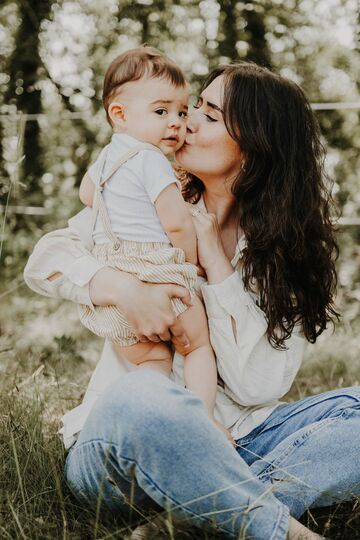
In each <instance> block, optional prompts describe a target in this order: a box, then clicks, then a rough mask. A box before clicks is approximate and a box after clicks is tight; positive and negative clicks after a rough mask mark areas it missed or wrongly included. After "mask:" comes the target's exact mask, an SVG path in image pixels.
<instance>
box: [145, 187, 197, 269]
mask: <svg viewBox="0 0 360 540" xmlns="http://www.w3.org/2000/svg"><path fill="white" fill-rule="evenodd" d="M155 208H156V212H157V214H158V216H159V219H160V221H161V225H162V226H163V228H164V230H165V232H166V234H167V235H168V237H169V240H170V242H171V243H172V245H173V246H175V247H178V248H181V249H182V250H184V252H185V258H186V261H187V262H190V263H192V264H197V249H196V233H195V229H194V225H193V222H192V219H191V216H190V214H189V211H188V209H187V207H186V203H185V201H184V199H183V198H182V195H181V193H180V191H179V189H178V187H177V186H176V184H175V183H174V184H170V185H169V186H167V187H166V188H165V189H163V191H162V192H161V193H160V195H159V196H158V198H157V199H156V201H155Z"/></svg>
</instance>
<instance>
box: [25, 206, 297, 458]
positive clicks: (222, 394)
mask: <svg viewBox="0 0 360 540" xmlns="http://www.w3.org/2000/svg"><path fill="white" fill-rule="evenodd" d="M199 205H201V206H202V208H204V207H203V203H202V201H200V202H199ZM90 223H91V211H90V210H89V211H87V209H86V210H83V211H82V212H81V213H80V214H78V216H76V217H75V218H72V219H71V220H70V221H69V227H68V228H66V229H61V230H58V231H54V232H51V233H49V234H46V235H45V236H44V237H43V238H41V239H40V241H39V242H38V243H37V244H36V246H35V248H34V251H33V253H32V255H31V256H30V258H29V261H28V263H27V265H26V267H25V270H24V278H25V281H26V283H27V284H28V286H29V287H30V288H31V289H33V290H34V291H35V292H38V293H40V294H43V295H46V296H51V297H57V298H66V299H69V300H72V301H73V302H76V303H82V304H86V305H88V306H90V307H92V308H93V305H92V303H91V300H90V296H89V282H90V280H91V278H92V277H93V276H94V275H95V273H96V272H97V271H98V270H99V269H100V268H102V267H103V266H104V265H102V264H101V263H99V262H98V261H97V260H96V259H95V258H94V257H93V256H92V255H91V253H90V251H89V245H90V244H89V239H90V235H89V230H90ZM244 246H245V240H244V238H242V239H240V241H239V243H238V245H237V248H236V252H235V255H234V258H233V260H232V261H231V264H232V266H233V268H234V272H233V274H231V275H230V276H229V277H227V278H226V279H225V280H224V281H223V282H221V283H217V284H214V285H209V284H208V283H206V281H204V282H203V284H202V285H201V291H202V295H203V300H204V303H205V307H206V312H207V315H208V322H209V330H210V339H211V343H212V346H213V349H214V352H215V355H216V360H217V368H218V372H219V375H220V377H221V379H222V381H223V383H224V384H223V385H221V386H220V385H218V392H217V398H216V406H215V416H216V417H217V419H218V420H219V421H221V422H222V423H223V425H224V426H225V427H227V428H228V429H230V431H231V434H232V436H233V437H234V439H235V440H236V439H239V438H240V437H243V436H245V435H247V434H248V433H249V432H250V431H252V430H253V429H254V428H255V427H256V426H258V425H259V424H261V423H262V422H263V421H264V420H265V419H266V418H267V417H268V416H269V415H270V413H271V412H272V411H273V410H274V408H275V407H277V406H278V405H279V404H280V401H279V399H281V397H282V396H284V394H286V392H287V391H288V390H289V389H290V387H291V385H292V383H293V380H294V378H295V376H296V374H297V372H298V370H299V368H300V364H301V361H302V358H303V353H304V347H305V339H304V337H303V335H302V334H301V332H299V331H298V330H294V331H293V333H292V336H291V337H290V338H289V339H288V340H287V341H286V345H287V350H281V351H279V350H275V349H274V348H273V347H271V345H270V344H269V342H268V340H267V337H266V327H267V325H266V321H265V317H264V313H263V312H262V311H261V310H260V309H259V308H258V306H257V305H256V296H255V295H254V294H252V293H249V292H248V291H245V289H244V284H243V280H242V271H241V264H240V258H241V251H242V249H244ZM56 272H59V273H60V274H61V277H59V278H58V279H55V280H53V281H49V280H48V279H47V278H48V277H49V276H51V275H53V274H54V273H56ZM133 369H136V368H135V366H133V365H132V364H130V363H129V362H127V361H126V360H125V359H124V360H119V358H118V357H117V355H116V354H115V352H114V350H113V348H112V345H111V343H110V342H109V341H105V344H104V348H103V351H102V354H101V357H100V360H99V362H98V364H97V366H96V368H95V370H94V372H93V374H92V377H91V379H90V382H89V385H88V388H87V391H86V394H85V396H84V399H83V401H82V403H81V404H80V405H79V406H77V407H76V408H75V409H72V410H70V411H68V412H67V413H66V414H65V415H64V416H63V417H62V422H63V427H62V429H61V430H60V431H61V433H62V436H63V439H64V444H65V446H66V448H69V447H70V446H71V445H72V444H73V443H74V442H75V440H76V438H77V435H78V434H79V432H80V431H81V429H82V427H83V425H84V422H85V420H86V418H87V416H88V414H89V412H90V410H91V408H92V406H93V405H94V403H95V401H96V400H97V398H98V397H99V396H100V395H101V394H102V393H103V392H105V391H106V388H107V387H108V386H109V385H110V384H111V383H112V382H113V381H114V380H115V379H116V378H117V377H121V376H123V375H125V374H126V373H128V372H130V371H132V370H133ZM171 377H172V379H173V380H174V382H175V383H176V384H180V385H184V379H183V357H182V356H181V355H179V354H178V353H175V356H174V361H173V372H172V375H171Z"/></svg>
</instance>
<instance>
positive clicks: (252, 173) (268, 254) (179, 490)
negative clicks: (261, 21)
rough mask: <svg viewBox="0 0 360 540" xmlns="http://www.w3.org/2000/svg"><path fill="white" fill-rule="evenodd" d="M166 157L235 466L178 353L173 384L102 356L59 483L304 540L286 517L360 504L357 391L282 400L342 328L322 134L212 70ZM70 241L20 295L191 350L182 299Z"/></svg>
mask: <svg viewBox="0 0 360 540" xmlns="http://www.w3.org/2000/svg"><path fill="white" fill-rule="evenodd" d="M176 157H177V161H178V163H179V164H180V165H181V166H182V167H183V168H184V169H186V170H187V171H189V178H190V180H189V182H188V183H187V185H186V187H185V190H184V196H185V198H186V199H187V200H188V201H189V202H191V203H193V204H194V206H192V207H191V211H192V214H193V216H194V224H195V227H196V231H197V236H198V252H199V253H198V255H199V261H200V264H201V266H202V267H203V269H204V273H205V274H206V279H207V283H205V284H204V285H203V286H202V293H203V298H204V302H205V306H206V309H207V314H208V320H209V329H210V335H211V341H212V345H213V347H214V351H215V353H216V357H217V363H218V371H219V375H220V377H221V379H220V383H221V384H220V385H219V387H218V396H217V409H216V413H217V417H218V419H219V420H220V421H221V422H222V423H223V424H224V425H225V426H226V427H227V428H229V429H230V430H231V433H232V436H233V437H234V439H235V440H236V443H237V451H234V449H232V448H231V447H230V446H229V445H228V444H227V442H226V441H224V439H223V438H222V436H221V434H219V433H217V430H216V429H213V426H212V425H211V423H210V422H209V421H208V419H207V418H206V413H205V409H204V408H203V406H202V405H201V402H200V401H199V400H198V399H197V398H195V396H194V395H193V394H191V393H190V392H189V391H187V390H186V389H184V388H183V387H182V386H181V384H182V365H181V364H182V359H181V357H180V356H179V355H177V354H175V357H174V364H173V375H174V381H175V383H177V384H174V382H172V381H170V380H168V379H167V378H165V377H163V376H161V375H159V374H157V373H155V372H152V371H151V370H149V371H145V370H144V371H143V372H142V373H140V372H134V371H133V372H132V373H127V372H129V371H132V367H131V366H129V365H127V364H126V363H125V362H123V361H119V359H117V358H115V356H114V353H113V352H112V350H111V345H110V344H109V343H106V344H105V347H104V352H103V355H102V357H101V360H100V362H99V364H98V366H97V368H96V370H95V373H94V375H93V377H92V380H91V382H90V385H89V388H88V392H87V395H86V396H85V400H84V402H83V403H82V405H80V406H79V407H78V408H76V409H74V410H73V411H70V413H68V414H67V415H65V417H64V419H63V421H64V428H63V435H64V439H65V443H66V445H67V446H71V450H70V453H69V456H68V458H67V463H66V476H67V480H68V482H69V484H70V486H71V488H72V490H73V491H74V493H75V494H76V495H77V497H78V498H80V499H81V498H83V499H84V500H86V501H87V502H89V503H91V504H93V505H94V506H97V505H99V504H100V503H102V504H103V505H104V507H106V508H107V509H110V510H112V511H117V512H121V513H122V514H124V515H125V514H126V512H127V511H128V509H129V504H128V503H129V500H130V501H131V503H133V504H135V506H136V507H140V508H143V507H144V506H150V507H151V506H153V505H154V502H155V503H156V505H157V506H158V507H159V506H160V507H161V508H165V509H167V510H170V511H171V512H172V514H173V515H174V516H175V517H176V518H179V519H180V520H186V521H190V522H191V523H193V524H194V525H196V526H198V527H201V528H210V527H216V528H217V530H219V531H220V532H222V533H224V534H225V535H226V536H227V537H229V538H237V537H239V536H240V537H241V534H243V536H245V535H246V536H249V537H252V538H256V539H259V540H261V539H264V540H269V539H276V540H277V539H283V538H299V537H300V536H301V537H302V538H316V537H317V536H316V535H315V534H314V533H311V532H310V531H308V530H307V529H306V528H305V527H303V526H301V525H300V524H299V523H298V522H297V521H296V519H295V518H298V517H299V516H301V514H302V513H303V512H304V511H305V510H306V509H307V508H309V507H313V506H323V505H328V504H331V503H333V502H336V501H339V500H346V499H349V498H351V497H352V496H353V495H356V494H359V491H360V490H359V484H360V471H359V468H358V467H357V466H356V462H355V455H356V453H357V449H358V448H359V443H360V429H359V428H360V389H359V388H350V389H346V390H344V389H341V390H337V391H332V392H328V393H325V394H322V395H320V396H313V397H310V398H305V399H303V400H300V401H298V402H295V403H292V404H289V405H288V404H284V403H282V404H281V403H280V402H279V399H280V398H281V397H282V396H283V395H284V394H285V393H286V392H287V391H288V389H289V388H290V386H291V384H292V382H293V380H294V377H295V375H296V373H297V371H298V369H299V366H300V363H301V360H302V356H303V350H304V344H305V341H306V340H308V341H310V342H314V341H315V340H316V338H317V336H318V335H319V334H320V333H321V332H322V331H323V330H324V328H325V327H326V325H327V323H328V322H329V321H330V320H331V319H332V318H334V317H335V316H336V312H335V310H334V307H333V296H334V291H335V285H336V276H335V270H334V257H335V256H336V244H335V241H334V238H333V231H332V226H331V222H330V217H329V206H330V203H329V200H330V199H329V195H328V194H327V192H326V189H325V187H324V184H323V179H322V149H321V145H320V142H319V133H318V127H317V124H316V121H315V119H314V116H313V114H312V112H311V109H310V106H309V103H308V101H307V100H306V98H305V96H304V94H303V92H302V91H301V90H300V89H299V88H298V87H297V86H296V85H295V84H294V83H292V82H291V81H288V80H286V79H284V78H281V77H279V76H276V75H274V74H272V73H271V72H269V71H268V70H266V69H264V68H260V67H258V66H256V65H252V64H246V63H244V64H237V65H231V66H224V67H219V68H218V69H216V70H214V71H213V72H212V74H211V75H210V77H209V79H208V81H207V82H206V83H205V86H204V90H203V92H202V94H201V97H200V99H199V102H198V104H197V106H196V107H195V111H194V112H193V113H192V114H191V115H190V118H189V121H188V135H187V139H186V144H185V146H184V147H183V148H182V149H181V150H179V151H178V153H177V156H176ZM75 229H76V230H75ZM81 236H82V233H81V223H79V222H76V221H75V222H72V223H70V229H65V230H63V231H57V232H55V233H51V234H50V235H47V236H46V237H44V238H43V239H42V240H41V241H40V242H39V244H38V245H37V247H36V248H35V251H34V253H33V255H32V256H31V257H30V260H29V262H28V265H27V267H26V269H25V279H26V281H27V283H28V284H29V285H30V286H31V287H32V288H33V289H34V290H37V291H38V292H40V293H42V294H48V295H51V296H60V297H62V298H69V299H71V300H73V301H76V302H81V303H87V304H88V305H90V306H91V305H92V302H93V303H95V304H99V305H107V304H118V305H121V309H122V310H123V311H124V312H125V313H126V315H127V318H128V319H129V320H130V321H131V322H132V325H133V327H134V329H135V332H136V334H137V335H138V336H139V337H140V339H141V340H142V341H146V340H151V341H158V340H159V339H163V340H168V339H169V338H170V337H172V338H173V339H175V340H176V339H177V340H179V342H180V343H182V344H185V343H186V335H185V334H184V332H183V331H182V328H181V327H180V325H179V322H178V321H176V319H175V317H174V315H173V314H172V312H171V307H170V300H169V298H171V297H172V296H179V297H183V298H184V299H185V301H188V298H186V292H185V291H184V290H183V289H181V287H177V286H174V285H171V284H169V285H168V286H167V285H152V284H145V283H142V282H139V281H137V280H136V278H133V277H132V276H129V275H127V274H123V273H121V272H119V271H117V270H114V269H111V268H103V267H101V265H98V263H96V261H94V260H93V258H92V257H91V255H90V254H89V252H88V250H87V249H86V245H85V243H86V242H85V237H83V241H81V239H80V237H81ZM74 276H76V279H75V277H74ZM79 276H81V278H79ZM126 373H127V374H126ZM125 374H126V375H125ZM124 375H125V376H124ZM344 448H346V449H347V451H346V453H344V451H343V449H344ZM289 514H290V515H291V516H292V517H289Z"/></svg>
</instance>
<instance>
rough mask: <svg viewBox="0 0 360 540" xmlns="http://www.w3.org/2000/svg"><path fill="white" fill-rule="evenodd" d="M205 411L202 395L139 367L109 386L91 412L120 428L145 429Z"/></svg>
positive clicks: (182, 420) (178, 420) (188, 418)
mask: <svg viewBox="0 0 360 540" xmlns="http://www.w3.org/2000/svg"><path fill="white" fill-rule="evenodd" d="M203 411H204V413H205V408H204V407H203V404H202V401H201V400H200V399H199V398H197V397H196V396H195V395H193V394H192V393H191V392H189V391H187V390H186V389H185V388H183V387H181V386H179V385H177V384H175V383H174V382H173V381H171V380H170V379H168V378H167V377H165V376H164V375H162V374H161V373H159V372H156V371H152V370H136V371H134V372H132V373H130V374H128V375H126V376H124V377H122V378H121V379H119V380H118V381H117V382H116V383H114V384H113V385H111V386H110V387H109V388H108V389H107V391H106V392H105V393H104V395H103V396H101V397H100V398H99V401H98V402H97V403H96V405H95V406H94V409H93V411H92V416H93V418H97V419H100V421H101V424H102V425H106V426H109V425H111V426H117V427H119V428H120V429H121V431H124V430H126V429H128V430H129V431H133V430H134V431H142V430H143V429H146V430H149V428H150V426H152V425H154V424H155V425H156V426H158V425H162V426H164V425H165V424H166V423H176V424H178V423H179V422H184V421H186V422H188V421H189V420H190V419H193V418H194V415H195V416H196V414H197V412H198V413H199V414H203ZM205 414H206V413H205Z"/></svg>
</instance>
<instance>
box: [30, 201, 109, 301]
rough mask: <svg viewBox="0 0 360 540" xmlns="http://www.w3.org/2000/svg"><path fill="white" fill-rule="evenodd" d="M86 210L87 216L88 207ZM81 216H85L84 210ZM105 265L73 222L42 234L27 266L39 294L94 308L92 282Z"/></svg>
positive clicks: (31, 283) (33, 287)
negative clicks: (90, 292)
mask: <svg viewBox="0 0 360 540" xmlns="http://www.w3.org/2000/svg"><path fill="white" fill-rule="evenodd" d="M82 213H83V215H84V217H85V218H86V219H87V216H86V211H85V210H83V211H82ZM78 216H80V218H81V217H82V216H81V213H80V214H78ZM73 219H74V218H73ZM82 219H83V217H82ZM70 223H71V220H70ZM103 267H104V265H103V264H101V263H100V262H98V261H97V260H96V259H95V257H93V256H92V254H91V252H90V246H88V245H86V239H85V238H81V237H80V233H79V231H78V230H76V228H75V227H74V226H73V227H71V226H70V227H68V228H66V229H59V230H57V231H53V232H51V233H48V234H46V235H45V236H43V237H42V238H40V240H39V241H38V243H37V244H36V245H35V248H34V250H33V252H32V254H31V255H30V257H29V260H28V262H27V264H26V266H25V269H24V279H25V282H26V283H27V285H28V286H29V287H30V289H32V290H33V291H35V292H37V293H39V294H43V295H45V296H52V297H54V298H64V299H67V300H72V301H73V302H76V303H79V304H86V305H88V306H89V307H91V308H93V304H92V302H91V299H90V295H89V282H90V280H91V278H92V277H93V276H94V275H95V274H96V272H97V271H98V270H100V268H103ZM55 274H59V277H57V278H55V279H53V280H51V281H50V280H49V279H48V278H49V277H51V276H53V275H55Z"/></svg>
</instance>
